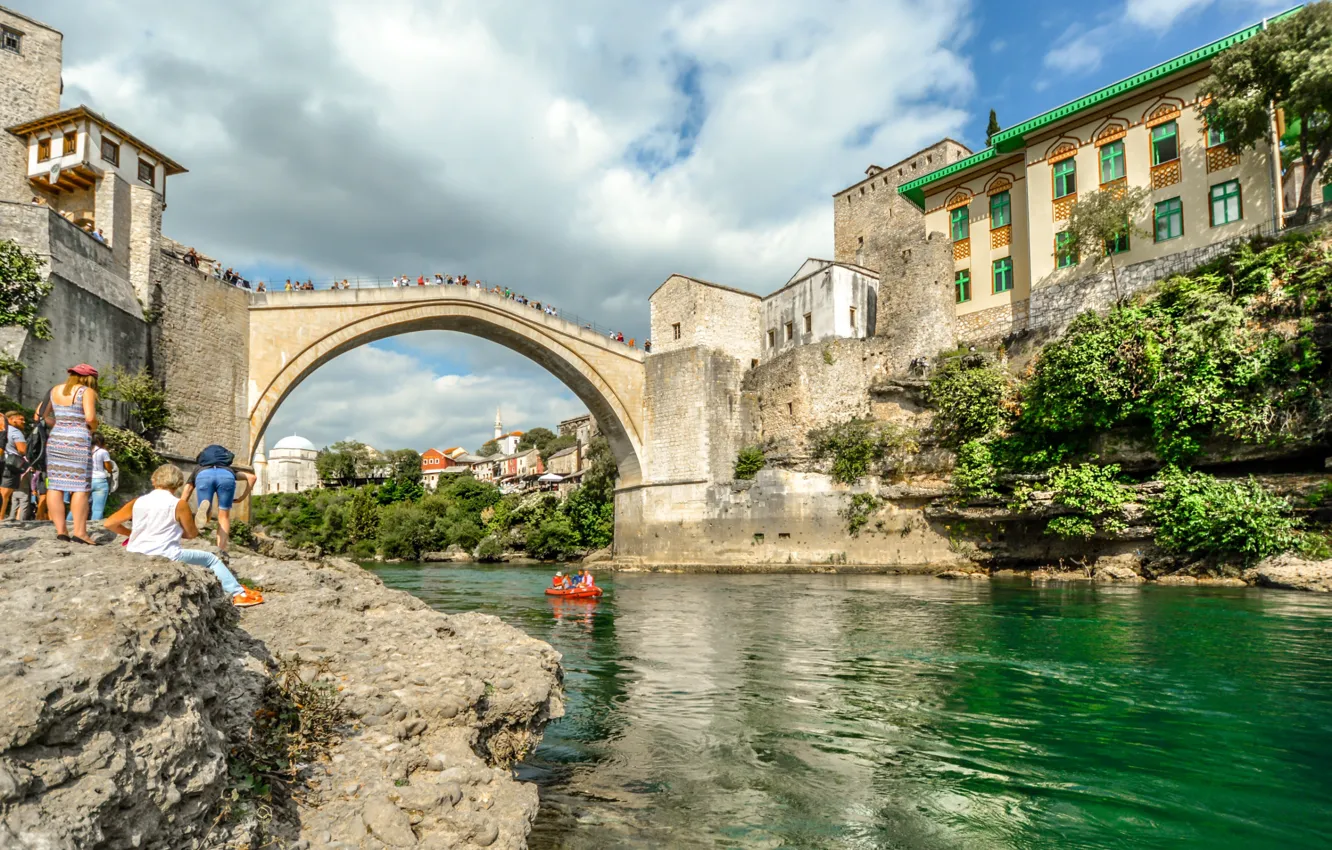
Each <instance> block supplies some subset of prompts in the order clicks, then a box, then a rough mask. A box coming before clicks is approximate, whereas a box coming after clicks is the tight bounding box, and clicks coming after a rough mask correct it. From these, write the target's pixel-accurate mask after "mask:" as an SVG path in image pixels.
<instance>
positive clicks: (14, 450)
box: [5, 424, 27, 457]
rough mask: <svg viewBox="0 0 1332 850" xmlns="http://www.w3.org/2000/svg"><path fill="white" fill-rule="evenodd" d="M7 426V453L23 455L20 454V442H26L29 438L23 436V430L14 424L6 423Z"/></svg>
mask: <svg viewBox="0 0 1332 850" xmlns="http://www.w3.org/2000/svg"><path fill="white" fill-rule="evenodd" d="M5 427H6V428H8V429H9V432H8V433H9V444H8V445H6V446H5V454H7V455H16V456H20V457H21V455H19V450H18V444H19V443H26V442H27V439H26V438H25V437H24V436H23V432H22V431H20V430H19V429H17V428H15V427H14V426H13V425H9V424H6V425H5Z"/></svg>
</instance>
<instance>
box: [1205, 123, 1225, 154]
mask: <svg viewBox="0 0 1332 850" xmlns="http://www.w3.org/2000/svg"><path fill="white" fill-rule="evenodd" d="M1213 134H1215V135H1216V139H1215V141H1213V139H1212V136H1213ZM1225 143H1226V131H1225V130H1222V129H1221V128H1219V127H1208V128H1207V148H1208V150H1210V149H1212V148H1219V147H1221V146H1222V145H1224V144H1225Z"/></svg>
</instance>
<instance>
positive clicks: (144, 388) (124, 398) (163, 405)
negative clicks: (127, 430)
mask: <svg viewBox="0 0 1332 850" xmlns="http://www.w3.org/2000/svg"><path fill="white" fill-rule="evenodd" d="M101 395H102V398H104V399H106V400H107V401H120V402H124V403H125V404H126V405H128V406H129V412H130V416H132V417H133V418H134V420H135V421H136V422H138V424H139V427H138V428H137V429H136V433H138V434H140V435H142V436H143V437H144V438H145V439H147V440H148V441H149V442H155V441H156V440H157V438H158V437H160V436H162V433H163V432H165V431H171V430H174V429H173V428H172V427H171V423H172V420H173V419H174V418H175V415H176V414H175V410H174V409H173V408H172V406H171V404H170V403H169V402H168V401H167V394H166V388H164V387H163V386H162V385H161V384H159V383H158V382H157V379H156V378H154V377H153V376H152V375H151V374H150V373H149V372H148V370H147V369H140V370H139V371H138V372H126V371H125V370H124V369H121V368H120V367H119V366H117V367H115V368H114V369H112V370H111V374H110V375H109V376H108V377H107V379H106V381H105V383H103V384H102V393H101Z"/></svg>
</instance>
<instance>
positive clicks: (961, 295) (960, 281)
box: [953, 269, 971, 304]
mask: <svg viewBox="0 0 1332 850" xmlns="http://www.w3.org/2000/svg"><path fill="white" fill-rule="evenodd" d="M953 286H954V287H955V288H956V290H957V303H959V304H962V303H964V302H966V301H970V300H971V271H970V270H969V269H963V270H962V271H960V272H957V273H956V274H954V275H953Z"/></svg>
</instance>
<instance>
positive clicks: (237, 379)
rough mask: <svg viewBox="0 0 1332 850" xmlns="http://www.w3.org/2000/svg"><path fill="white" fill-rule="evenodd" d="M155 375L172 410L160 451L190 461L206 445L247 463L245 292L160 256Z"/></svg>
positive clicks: (155, 299) (156, 275) (247, 331)
mask: <svg viewBox="0 0 1332 850" xmlns="http://www.w3.org/2000/svg"><path fill="white" fill-rule="evenodd" d="M152 281H153V296H152V297H153V305H154V309H155V310H156V311H157V312H158V319H157V325H156V346H155V350H156V357H155V362H154V371H155V374H157V376H158V377H159V378H160V379H161V380H162V381H163V383H164V385H165V386H166V390H167V395H168V397H169V398H170V399H172V401H173V402H175V403H176V404H177V406H178V412H177V417H176V429H177V430H176V432H172V433H168V434H166V436H165V437H164V438H163V440H162V449H163V450H164V451H166V452H170V453H174V454H177V455H181V456H184V457H194V456H195V455H196V454H198V453H199V450H200V449H202V448H203V447H204V446H206V445H208V444H210V443H217V444H219V445H223V446H226V447H227V448H229V449H231V450H232V451H233V452H235V453H236V455H237V458H238V460H240V461H241V462H242V463H248V462H249V458H248V457H245V454H246V451H247V446H248V445H249V438H250V426H249V419H248V417H247V411H246V403H247V400H248V398H249V356H250V317H249V298H248V296H247V294H246V291H245V290H243V289H237V288H236V287H234V286H231V285H229V284H225V283H222V282H221V281H218V280H214V279H213V278H212V277H211V276H209V275H206V274H204V273H202V272H200V271H198V270H197V269H194V268H191V267H190V266H187V265H185V264H184V263H182V262H180V260H178V259H176V258H175V257H173V256H171V255H169V254H166V253H164V252H161V251H158V252H157V255H156V261H155V262H154V264H153V270H152Z"/></svg>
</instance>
